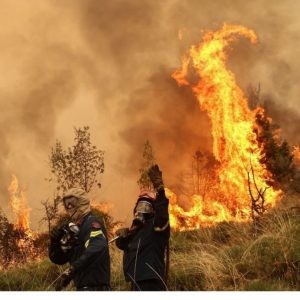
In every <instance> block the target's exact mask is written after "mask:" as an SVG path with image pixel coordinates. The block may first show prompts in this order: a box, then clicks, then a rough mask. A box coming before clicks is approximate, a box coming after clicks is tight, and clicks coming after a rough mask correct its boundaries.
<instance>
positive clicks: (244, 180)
mask: <svg viewBox="0 0 300 300" xmlns="http://www.w3.org/2000/svg"><path fill="white" fill-rule="evenodd" d="M238 36H243V37H246V38H248V39H250V41H251V42H252V43H255V42H256V40H257V38H256V35H255V33H254V31H253V30H249V29H247V28H245V27H243V26H238V25H227V24H225V25H224V26H223V28H222V29H221V30H219V31H216V32H207V33H206V34H205V35H204V37H203V39H202V42H201V43H200V44H199V45H198V46H192V47H191V48H190V50H189V53H188V55H186V56H185V57H184V58H183V62H182V67H181V69H180V70H177V71H176V72H174V73H173V74H172V77H173V78H174V79H175V80H176V81H177V83H178V84H179V85H191V84H190V83H189V81H188V79H187V75H188V73H189V70H190V68H192V69H193V70H194V72H195V73H196V74H197V75H198V76H199V78H200V80H199V81H198V83H197V84H195V85H193V86H192V89H193V91H194V93H195V96H196V98H197V100H198V102H199V104H200V108H201V109H202V110H204V111H206V112H207V114H208V116H209V118H210V120H211V127H212V137H213V154H214V157H215V159H216V160H217V161H218V162H219V163H220V166H219V168H218V170H217V176H218V187H217V188H218V196H217V197H216V196H215V195H208V196H206V197H205V200H204V199H203V198H202V197H201V195H194V196H193V197H192V199H191V204H192V207H191V209H190V211H185V210H183V209H182V208H181V207H180V206H179V204H178V203H177V199H176V195H175V194H173V193H172V192H171V191H169V190H168V191H167V194H168V196H169V198H170V199H171V201H170V203H171V205H170V214H171V217H170V218H171V226H172V227H173V228H175V229H179V230H184V229H194V228H199V227H200V226H202V225H210V224H213V223H215V222H221V221H231V220H232V221H245V220H249V219H250V216H251V208H250V207H251V206H250V196H249V185H248V183H249V182H248V180H249V177H248V176H249V174H250V188H251V189H253V193H254V194H255V193H256V195H257V194H258V192H257V190H256V189H255V187H254V180H255V184H256V186H257V187H258V188H259V190H261V191H262V190H267V192H266V193H265V195H264V196H265V205H266V206H274V205H275V203H276V200H278V199H279V198H280V194H281V192H280V191H275V190H274V189H273V188H272V187H270V186H269V185H268V184H267V182H270V181H272V176H271V174H270V173H269V172H268V171H267V170H266V167H265V165H263V164H262V163H261V162H260V159H261V157H262V154H261V149H260V147H259V145H258V142H257V139H256V135H255V132H254V128H255V114H256V113H257V110H260V113H263V110H262V108H257V109H256V110H255V111H251V110H250V109H249V107H248V104H247V99H246V98H245V96H244V94H243V92H242V90H241V89H240V88H239V86H238V85H237V83H236V80H235V76H234V74H233V73H232V72H231V71H230V70H228V69H227V67H226V58H227V55H226V52H225V49H226V48H227V47H228V46H229V44H230V43H231V42H232V41H234V40H235V39H236V38H237V37H238ZM251 176H252V177H251Z"/></svg>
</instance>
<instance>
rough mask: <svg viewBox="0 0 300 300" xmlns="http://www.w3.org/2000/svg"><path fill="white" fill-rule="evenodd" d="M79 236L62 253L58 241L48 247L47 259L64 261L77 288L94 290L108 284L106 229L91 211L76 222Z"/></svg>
mask: <svg viewBox="0 0 300 300" xmlns="http://www.w3.org/2000/svg"><path fill="white" fill-rule="evenodd" d="M79 229H80V231H79V235H78V238H77V240H76V242H75V244H74V246H73V247H72V249H70V250H67V251H66V252H64V251H63V250H62V247H61V243H60V240H52V241H51V243H50V246H49V258H50V260H51V261H52V262H53V263H55V264H59V265H63V264H65V263H67V262H69V263H70V265H71V266H72V267H73V269H74V277H73V279H74V283H75V286H76V288H77V289H86V288H88V289H95V290H96V289H98V288H100V289H101V287H102V286H109V285H110V257H109V249H108V243H107V235H106V230H105V227H104V225H103V223H102V222H101V221H99V220H98V219H97V218H96V217H95V216H93V215H92V214H91V213H89V214H88V215H86V216H85V217H84V219H83V221H82V223H81V225H79Z"/></svg>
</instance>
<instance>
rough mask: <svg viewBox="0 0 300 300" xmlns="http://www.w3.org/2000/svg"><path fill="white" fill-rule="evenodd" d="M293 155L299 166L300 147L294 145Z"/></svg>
mask: <svg viewBox="0 0 300 300" xmlns="http://www.w3.org/2000/svg"><path fill="white" fill-rule="evenodd" d="M293 156H294V162H295V165H296V166H297V167H300V147H299V146H294V147H293Z"/></svg>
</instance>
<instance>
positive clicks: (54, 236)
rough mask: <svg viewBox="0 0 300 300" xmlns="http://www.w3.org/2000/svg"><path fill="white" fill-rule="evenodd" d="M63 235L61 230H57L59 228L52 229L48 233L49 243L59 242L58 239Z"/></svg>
mask: <svg viewBox="0 0 300 300" xmlns="http://www.w3.org/2000/svg"><path fill="white" fill-rule="evenodd" d="M63 235H64V231H63V228H62V227H61V228H59V227H54V228H53V229H52V230H51V231H50V239H51V241H54V242H58V241H60V239H61V238H62V237H63Z"/></svg>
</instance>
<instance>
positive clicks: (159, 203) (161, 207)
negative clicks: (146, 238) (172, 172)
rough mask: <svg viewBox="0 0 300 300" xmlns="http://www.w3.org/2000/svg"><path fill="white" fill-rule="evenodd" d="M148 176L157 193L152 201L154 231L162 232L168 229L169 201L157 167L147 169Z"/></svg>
mask: <svg viewBox="0 0 300 300" xmlns="http://www.w3.org/2000/svg"><path fill="white" fill-rule="evenodd" d="M148 175H149V177H150V180H151V182H152V184H153V187H154V189H155V190H156V192H157V197H156V201H153V206H154V209H155V216H154V230H155V231H158V232H159V231H164V230H165V229H167V228H168V227H169V211H168V208H169V200H168V199H167V197H166V194H165V189H164V183H163V179H162V172H161V170H160V169H159V166H158V165H153V166H151V167H150V168H149V170H148Z"/></svg>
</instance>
